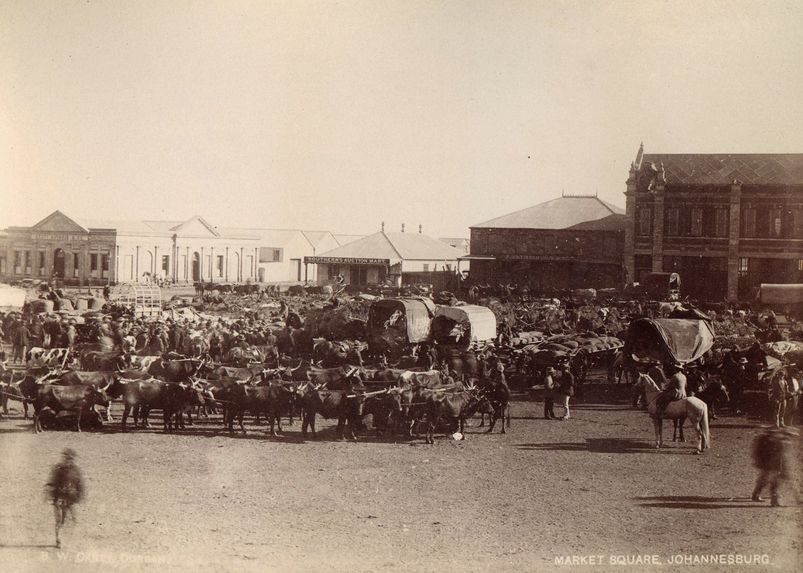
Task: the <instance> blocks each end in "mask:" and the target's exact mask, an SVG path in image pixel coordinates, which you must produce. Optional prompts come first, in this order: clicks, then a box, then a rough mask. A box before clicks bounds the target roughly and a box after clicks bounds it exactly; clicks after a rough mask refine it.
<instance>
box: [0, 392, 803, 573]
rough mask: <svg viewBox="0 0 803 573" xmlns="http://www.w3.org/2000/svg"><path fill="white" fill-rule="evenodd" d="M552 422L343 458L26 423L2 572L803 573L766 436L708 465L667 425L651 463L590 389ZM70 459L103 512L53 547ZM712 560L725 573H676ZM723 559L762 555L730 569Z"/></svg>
mask: <svg viewBox="0 0 803 573" xmlns="http://www.w3.org/2000/svg"><path fill="white" fill-rule="evenodd" d="M12 404H14V405H16V404H15V403H12ZM118 409H119V406H118V408H117V409H115V412H117V410H118ZM541 409H542V404H541V402H537V401H532V397H531V396H521V397H519V399H518V400H517V401H516V402H515V403H514V404H513V409H512V412H513V420H512V427H511V429H510V431H509V433H508V434H507V435H500V434H498V433H495V434H493V435H483V434H482V433H481V432H482V430H483V428H477V427H472V428H470V429H469V430H468V431H467V435H466V439H465V440H464V441H460V442H457V441H454V440H451V439H449V438H446V437H442V438H440V439H438V440H437V442H436V444H435V445H433V446H430V445H425V444H424V443H423V440H415V441H413V443H407V442H404V441H399V442H398V443H394V442H393V441H392V440H390V441H389V440H384V439H376V438H373V437H370V436H368V437H365V438H363V439H360V440H359V441H358V442H356V443H355V442H338V441H335V440H334V434H333V431H332V430H333V428H332V426H331V424H328V423H326V424H323V423H321V421H320V419H319V426H320V427H324V428H327V429H326V430H325V431H323V432H320V433H319V439H318V441H316V442H313V441H303V440H301V437H300V424H299V423H298V421H296V423H295V425H293V426H288V427H287V428H286V437H285V438H283V439H269V438H266V437H265V434H264V428H263V427H255V426H253V425H251V426H250V427H249V429H250V432H249V433H248V435H247V436H245V437H243V436H240V435H237V436H235V437H231V436H229V435H228V434H227V433H226V432H224V431H222V430H221V427H220V422H219V421H218V420H211V421H202V422H200V423H197V424H196V425H195V426H194V427H193V428H192V429H191V430H188V431H186V432H184V433H181V434H177V435H165V434H163V433H162V432H161V431H159V429H158V426H156V429H153V430H150V431H143V430H136V431H130V432H128V433H125V434H123V433H120V431H119V423H114V424H111V425H110V426H109V427H108V428H106V429H105V430H104V431H103V432H85V433H82V434H78V433H75V432H65V431H61V432H47V433H44V434H40V435H38V436H37V435H34V434H33V433H32V432H31V422H30V421H24V420H23V419H22V418H21V416H19V415H17V413H16V412H12V416H11V417H10V418H6V419H5V420H3V421H1V422H0V454H2V455H1V456H0V477H1V478H2V482H0V483H2V484H3V485H2V494H3V503H2V504H0V570H3V571H78V570H80V571H108V570H110V569H113V570H121V571H127V570H143V569H150V570H158V571H161V570H166V571H177V570H190V571H281V572H295V571H299V572H301V571H304V572H308V571H346V570H348V571H372V572H373V571H405V572H407V571H449V572H451V571H460V572H465V571H489V570H494V571H545V570H546V571H550V570H564V571H585V570H589V571H590V570H594V571H623V570H627V571H644V570H646V569H648V568H649V569H655V568H656V567H657V568H659V569H661V570H664V571H672V570H691V569H695V570H698V571H733V570H742V569H744V570H751V571H796V570H797V571H799V570H801V569H800V563H801V541H800V540H801V523H803V521H802V520H801V517H802V516H801V507H802V506H801V499H803V495H801V480H800V469H799V466H798V467H796V468H795V469H794V475H795V476H796V478H795V481H794V483H792V484H788V485H787V489H786V491H785V495H784V498H783V503H784V505H785V507H782V508H770V507H769V503H768V502H765V503H753V502H751V501H750V500H749V495H750V492H751V489H752V486H753V481H754V479H755V475H756V474H755V470H754V469H753V468H752V466H751V462H750V444H751V442H752V440H753V437H754V436H755V435H756V434H757V433H758V431H759V429H760V424H759V423H757V422H755V421H749V420H746V419H744V418H742V417H724V418H720V419H718V420H717V421H715V422H713V424H712V441H713V449H712V450H710V451H708V452H707V453H706V454H705V455H703V456H695V455H693V454H692V446H691V444H690V443H687V444H673V443H671V427H669V426H668V423H667V428H666V430H667V431H668V432H669V440H670V442H669V444H668V446H667V447H666V448H665V449H663V450H658V451H656V450H655V449H653V447H652V441H653V434H652V425H651V423H650V422H649V419H648V418H647V415H646V414H645V413H644V412H641V411H638V410H634V409H633V408H631V407H630V405H629V399H628V393H627V391H626V389H625V388H624V387H623V386H622V387H612V386H607V385H603V384H599V385H592V386H590V387H588V390H587V393H586V396H585V400H584V402H583V403H578V404H577V405H576V407H574V409H573V413H572V419H571V420H569V421H565V422H561V421H550V420H544V419H542V418H541V413H542V412H541ZM556 410H559V408H558V407H556ZM118 420H119V418H118ZM477 422H478V420H474V421H473V422H472V424H473V425H476V424H477ZM687 430H688V436H689V437H690V436H691V434H692V432H691V431H690V430H689V429H687ZM66 446H70V447H72V448H74V449H75V450H76V451H77V452H78V455H79V458H78V463H79V465H80V467H81V468H82V471H83V473H84V476H85V480H86V482H87V490H88V499H87V500H86V502H85V503H83V504H82V505H81V506H79V508H78V521H77V523H75V524H70V525H69V526H68V527H67V529H66V531H65V533H64V534H63V543H64V547H63V549H62V550H56V549H55V548H54V547H53V546H52V544H53V541H54V539H53V531H52V529H53V526H52V514H51V510H50V508H49V506H48V505H47V503H46V501H45V499H44V495H43V484H44V482H45V481H46V477H47V474H48V471H49V468H50V467H51V466H52V465H53V464H54V463H55V462H56V461H57V460H58V459H59V453H60V451H61V450H62V449H63V448H64V447H66ZM799 446H800V438H797V441H796V442H795V447H796V448H797V449H796V451H795V452H794V454H795V455H793V456H792V457H793V458H797V459H799V457H800V456H799V453H800V449H799ZM712 554H714V555H720V554H722V555H724V556H725V557H723V559H725V560H726V562H725V564H722V565H710V564H709V565H700V564H697V565H694V564H687V565H682V566H673V565H670V561H672V560H674V559H677V557H674V556H677V555H681V556H689V557H690V558H692V557H693V556H701V555H705V556H708V555H712ZM643 555H650V556H652V555H655V556H657V557H656V558H655V559H658V560H659V561H660V562H662V565H660V566H645V565H644V564H643V562H639V561H638V560H637V558H636V556H643ZM728 555H733V557H732V559H737V558H738V557H737V556H741V555H746V556H752V555H762V556H765V557H762V558H761V560H760V562H759V564H758V565H735V564H727V559H728V557H727V556H728ZM563 556H568V557H569V558H571V557H574V558H576V559H578V560H579V559H581V558H586V559H587V558H588V556H601V560H602V564H586V562H585V561H584V562H582V563H581V562H580V561H576V562H574V563H572V562H571V561H570V562H569V563H570V564H568V565H566V564H561V559H562V558H563ZM617 558H621V559H622V560H624V561H625V563H627V560H630V562H631V564H616V562H617ZM698 558H699V557H698ZM650 559H652V557H651V558H650ZM611 560H613V561H614V563H613V564H612V563H611ZM633 561H636V563H632V562H633ZM590 562H593V560H592V561H590Z"/></svg>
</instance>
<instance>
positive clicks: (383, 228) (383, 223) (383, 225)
mask: <svg viewBox="0 0 803 573" xmlns="http://www.w3.org/2000/svg"><path fill="white" fill-rule="evenodd" d="M382 232H383V233H384V232H385V222H384V221H382Z"/></svg>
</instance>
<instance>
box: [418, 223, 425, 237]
mask: <svg viewBox="0 0 803 573" xmlns="http://www.w3.org/2000/svg"><path fill="white" fill-rule="evenodd" d="M423 228H424V226H423V225H418V234H419V235H420V234H421V229H423Z"/></svg>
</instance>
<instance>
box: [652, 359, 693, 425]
mask: <svg viewBox="0 0 803 573" xmlns="http://www.w3.org/2000/svg"><path fill="white" fill-rule="evenodd" d="M664 370H665V371H666V372H667V374H669V379H668V380H667V381H666V387H665V388H663V390H662V391H661V393H660V394H659V395H658V397H657V398H656V399H655V416H656V418H658V419H662V418H663V417H664V413H665V412H666V407H667V406H668V405H669V403H670V402H674V401H675V400H682V399H683V398H685V397H686V375H685V374H684V373H683V369H682V365H680V364H669V365H667V366H666V367H665V368H664Z"/></svg>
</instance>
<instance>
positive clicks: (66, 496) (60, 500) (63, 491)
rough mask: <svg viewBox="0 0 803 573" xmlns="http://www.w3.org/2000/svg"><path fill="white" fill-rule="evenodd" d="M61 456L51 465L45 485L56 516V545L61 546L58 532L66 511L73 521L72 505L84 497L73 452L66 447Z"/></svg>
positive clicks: (73, 511)
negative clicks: (59, 459)
mask: <svg viewBox="0 0 803 573" xmlns="http://www.w3.org/2000/svg"><path fill="white" fill-rule="evenodd" d="M61 456H62V458H61V461H60V462H59V463H57V464H56V465H55V466H53V469H52V470H51V472H50V480H49V481H48V482H47V485H46V488H47V494H48V497H49V498H50V501H51V502H52V503H53V510H54V514H55V518H56V547H61V538H60V536H59V533H60V531H61V528H62V526H63V525H64V521H65V519H66V518H67V513H69V514H70V517H71V518H72V520H73V522H75V510H74V509H73V506H74V505H75V504H76V503H79V502H80V501H81V500H82V499H83V497H84V483H83V479H82V477H81V470H79V469H78V466H77V465H76V464H75V457H76V454H75V452H74V451H73V450H71V449H70V448H67V449H65V450H64V451H63V452H62V454H61Z"/></svg>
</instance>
